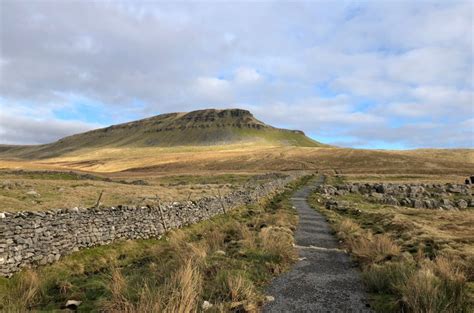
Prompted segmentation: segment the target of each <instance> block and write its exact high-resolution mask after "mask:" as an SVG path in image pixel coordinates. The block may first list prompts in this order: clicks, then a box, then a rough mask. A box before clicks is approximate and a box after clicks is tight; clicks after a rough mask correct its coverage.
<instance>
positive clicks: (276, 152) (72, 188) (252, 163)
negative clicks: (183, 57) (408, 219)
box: [0, 144, 474, 210]
mask: <svg viewBox="0 0 474 313" xmlns="http://www.w3.org/2000/svg"><path fill="white" fill-rule="evenodd" d="M1 157H2V156H0V158H1ZM294 170H304V171H307V172H311V173H314V172H316V171H319V172H323V173H332V174H334V173H344V174H345V175H348V177H349V178H350V177H354V179H357V177H358V176H357V175H358V174H359V177H360V174H363V175H366V177H367V173H373V175H372V176H369V177H367V178H366V179H371V178H373V179H374V180H378V179H379V178H381V177H380V175H384V176H383V177H384V179H386V180H390V181H396V180H397V179H405V180H419V181H432V180H433V179H437V180H439V179H441V180H445V181H450V182H463V180H464V178H465V177H466V176H467V175H469V174H470V173H474V151H473V150H413V151H403V152H400V151H376V150H355V149H340V148H324V147H323V148H317V147H316V148H314V147H289V146H286V147H285V146H265V145H263V146H262V145H255V144H238V145H236V144H234V145H224V146H207V147H203V146H199V147H198V146H195V147H190V146H181V147H170V148H163V147H141V148H95V149H83V150H79V151H75V152H71V153H66V154H64V155H62V156H58V157H53V158H45V159H20V158H13V157H9V158H6V157H3V159H0V200H1V201H0V210H26V209H28V210H41V209H50V208H64V207H66V208H67V207H87V206H92V205H94V204H95V203H96V202H97V199H98V197H99V194H100V193H101V191H104V194H103V198H102V201H101V202H102V204H103V205H110V206H111V205H118V204H135V205H138V204H147V201H151V200H150V199H156V197H157V196H158V197H159V199H160V200H162V201H179V200H187V199H188V200H193V199H196V198H199V197H203V196H215V195H216V194H217V193H218V192H220V193H221V194H224V193H226V192H228V191H229V190H231V189H233V188H236V187H238V186H239V185H240V184H242V183H244V182H245V181H246V180H248V179H249V178H250V176H252V175H253V174H259V173H267V172H273V171H294ZM35 171H39V172H36V173H37V174H35ZM45 171H46V172H45ZM70 171H73V172H72V173H71V172H70Z"/></svg>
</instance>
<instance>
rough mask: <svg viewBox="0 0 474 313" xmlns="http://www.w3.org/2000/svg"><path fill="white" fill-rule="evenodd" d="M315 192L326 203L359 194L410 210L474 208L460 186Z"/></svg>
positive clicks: (346, 187) (344, 187) (364, 186)
mask: <svg viewBox="0 0 474 313" xmlns="http://www.w3.org/2000/svg"><path fill="white" fill-rule="evenodd" d="M317 191H318V192H319V193H321V194H322V195H325V196H326V197H327V198H328V199H330V198H331V197H332V196H344V195H347V194H360V195H363V196H364V197H365V198H367V199H368V200H369V201H371V202H374V203H380V204H388V205H393V206H404V207H411V208H426V209H444V210H454V209H461V210H463V209H466V208H468V207H474V200H473V198H472V191H471V187H470V186H469V185H460V184H384V183H373V184H369V183H351V184H341V185H336V186H332V185H322V186H320V187H318V190H317ZM335 205H337V201H336V202H335V201H334V200H333V199H330V201H328V202H327V203H326V207H327V208H332V207H333V206H335Z"/></svg>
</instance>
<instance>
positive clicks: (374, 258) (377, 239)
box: [347, 233, 400, 264]
mask: <svg viewBox="0 0 474 313" xmlns="http://www.w3.org/2000/svg"><path fill="white" fill-rule="evenodd" d="M347 240H348V242H347V243H348V245H349V247H350V250H351V252H352V253H353V254H354V255H356V256H357V257H358V258H359V259H360V260H361V261H362V262H364V263H368V264H370V263H379V262H382V261H384V260H388V259H391V258H392V257H395V256H398V255H399V254H400V247H399V246H398V245H397V244H395V243H394V242H393V241H392V239H390V237H388V236H387V235H385V234H381V235H372V234H370V233H367V234H366V235H365V236H363V237H357V238H350V239H347Z"/></svg>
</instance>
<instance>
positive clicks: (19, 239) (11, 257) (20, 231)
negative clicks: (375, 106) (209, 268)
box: [0, 174, 298, 276]
mask: <svg viewBox="0 0 474 313" xmlns="http://www.w3.org/2000/svg"><path fill="white" fill-rule="evenodd" d="M297 177H298V175H296V174H295V175H291V176H284V177H278V178H275V179H273V180H272V181H270V182H268V183H265V184H251V185H247V186H244V187H242V188H241V189H238V190H236V191H233V192H231V193H229V194H226V195H224V196H222V197H205V198H202V199H200V200H198V201H184V202H172V203H161V204H159V205H156V206H121V205H119V206H117V207H105V208H103V207H101V208H72V209H56V210H48V211H42V212H15V213H10V212H2V213H0V275H2V276H10V275H12V274H13V273H15V272H16V271H18V270H20V269H21V268H22V267H24V266H28V265H33V266H35V265H44V264H48V263H52V262H54V261H57V260H59V259H60V258H61V256H63V255H66V254H69V253H71V252H73V251H77V250H79V249H82V248H86V247H92V246H98V245H105V244H109V243H111V242H113V241H115V240H123V239H148V238H157V237H160V236H161V235H162V234H163V233H164V232H166V231H167V230H170V229H173V228H179V227H183V226H186V225H190V224H194V223H197V222H199V221H202V220H206V219H209V218H211V217H213V216H215V215H217V214H222V213H225V212H226V211H227V210H230V209H232V208H234V207H237V206H240V205H245V204H249V203H252V202H255V201H258V200H259V199H260V198H262V197H265V196H267V195H269V194H271V193H272V192H276V191H279V190H281V189H283V188H284V187H285V186H286V185H287V184H288V183H289V182H290V181H292V180H294V179H296V178H297Z"/></svg>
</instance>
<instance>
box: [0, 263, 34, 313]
mask: <svg viewBox="0 0 474 313" xmlns="http://www.w3.org/2000/svg"><path fill="white" fill-rule="evenodd" d="M40 288H41V284H40V281H39V277H38V274H37V273H36V272H34V271H32V270H25V271H23V272H22V273H21V274H19V275H17V276H15V277H13V278H12V279H11V280H10V281H6V282H5V284H4V285H3V286H2V288H1V289H0V291H1V292H0V300H1V301H0V303H2V305H0V309H1V310H2V312H12V313H15V312H18V313H21V312H24V311H25V310H30V309H31V308H32V307H34V305H36V304H37V301H38V299H39V297H40V294H41V289H40Z"/></svg>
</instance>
